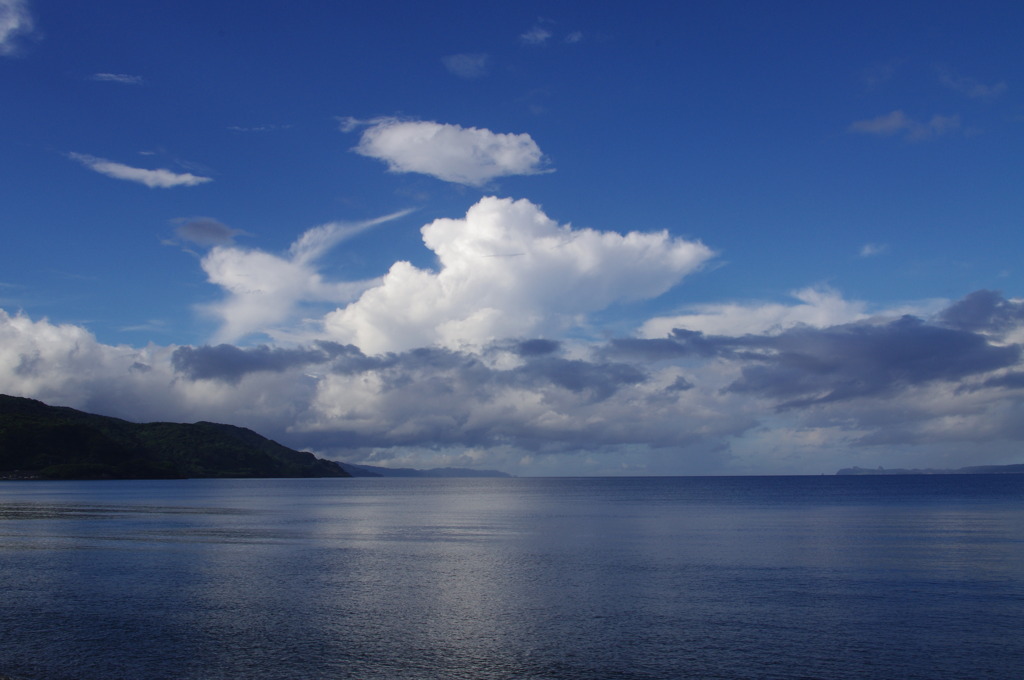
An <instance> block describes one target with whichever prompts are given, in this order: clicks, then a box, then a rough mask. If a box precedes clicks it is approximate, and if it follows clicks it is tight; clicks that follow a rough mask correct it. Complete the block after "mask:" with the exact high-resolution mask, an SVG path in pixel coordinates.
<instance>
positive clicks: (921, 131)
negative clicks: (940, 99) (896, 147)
mask: <svg viewBox="0 0 1024 680" xmlns="http://www.w3.org/2000/svg"><path fill="white" fill-rule="evenodd" d="M958 127H960V116H958V115H952V116H941V115H938V114H936V115H934V116H932V117H931V119H930V120H929V121H928V122H926V123H923V122H920V121H917V120H914V119H912V118H910V117H909V116H907V114H905V113H904V112H903V111H899V110H897V111H893V112H892V113H887V114H885V115H883V116H878V117H877V118H868V119H865V120H858V121H855V122H853V123H851V124H850V126H849V128H848V130H849V131H850V132H857V133H861V134H868V135H878V136H882V137H892V136H895V135H900V134H902V135H903V136H904V138H905V139H907V140H909V141H915V142H916V141H921V140H923V139H927V138H929V137H931V136H933V135H943V134H946V133H947V132H951V131H953V130H955V129H957V128H958Z"/></svg>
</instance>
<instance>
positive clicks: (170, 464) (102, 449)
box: [0, 394, 507, 480]
mask: <svg viewBox="0 0 1024 680" xmlns="http://www.w3.org/2000/svg"><path fill="white" fill-rule="evenodd" d="M499 476H507V475H504V474H503V473H501V472H496V471H490V470H487V471H480V470H468V469H462V468H439V469H435V470H413V469H398V470H393V469H389V468H383V467H376V466H369V465H353V464H349V463H339V462H336V461H331V460H325V459H323V458H318V457H316V456H315V455H313V454H312V453H310V452H308V451H296V450H294V449H290V448H288V447H287V446H284V445H282V444H279V443H277V442H275V441H273V440H271V439H267V438H266V437H263V436H261V435H259V434H257V433H255V432H253V431H252V430H248V429H246V428H244V427H236V426H234V425H224V424H220V423H210V422H198V423H191V424H186V423H132V422H129V421H127V420H121V419H120V418H111V417H109V416H100V415H95V414H91V413H85V412H83V411H78V410H75V409H72V408H67V407H64V406H48V405H47V404H44V403H43V402H41V401H37V400H35V399H26V398H24V397H12V396H8V395H2V394H0V479H2V480H14V479H25V480H28V479H184V478H227V477H241V478H247V477H250V478H256V477H264V478H266V477H499Z"/></svg>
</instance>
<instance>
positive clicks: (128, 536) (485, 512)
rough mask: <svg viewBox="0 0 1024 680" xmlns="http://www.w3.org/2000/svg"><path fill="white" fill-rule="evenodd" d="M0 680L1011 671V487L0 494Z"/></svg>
mask: <svg viewBox="0 0 1024 680" xmlns="http://www.w3.org/2000/svg"><path fill="white" fill-rule="evenodd" d="M0 588H2V590H0V676H9V677H13V678H25V679H26V680H157V679H160V680H164V679H166V680H221V679H224V680H243V679H245V680H307V679H308V680H313V679H323V680H328V679H331V680H335V679H342V678H352V679H360V680H375V679H381V680H404V679H415V680H433V679H446V680H447V679H451V680H527V679H530V680H600V679H609V680H611V679H615V680H655V679H657V680H665V679H671V678H693V679H702V680H705V679H706V680H710V679H723V680H726V679H728V680H732V679H748V678H750V679H755V678H756V679H761V678H764V679H770V678H779V679H791V678H802V679H811V678H814V679H822V680H839V679H844V678H858V679H860V678H872V679H890V678H892V679H901V680H911V679H915V678H920V679H921V680H943V679H950V680H952V679H957V680H967V679H970V680H981V679H984V678H992V679H998V680H1016V679H1018V678H1022V677H1024V475H933V476H931V475H922V476H918V475H909V476H820V477H812V476H808V477H646V478H544V479H540V478H501V479H497V478H495V479H404V478H383V479H374V478H356V479H300V480H285V479H273V480H160V481H92V482H42V481H21V482H15V481H9V482H0Z"/></svg>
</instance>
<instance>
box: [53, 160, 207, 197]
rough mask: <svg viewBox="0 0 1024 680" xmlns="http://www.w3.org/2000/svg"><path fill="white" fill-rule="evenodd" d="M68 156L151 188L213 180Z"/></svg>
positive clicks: (104, 173)
mask: <svg viewBox="0 0 1024 680" xmlns="http://www.w3.org/2000/svg"><path fill="white" fill-rule="evenodd" d="M68 157H69V158H71V159H73V160H76V161H78V162H79V163H81V164H82V165H84V166H85V167H87V168H89V169H90V170H95V171H96V172H98V173H100V174H101V175H106V176H107V177H113V178H114V179H123V180H127V181H129V182H138V183H139V184H145V185H146V186H147V187H149V188H151V189H154V188H159V189H170V188H172V187H179V186H186V187H192V186H196V185H198V184H205V183H206V182H212V181H213V179H212V178H210V177H199V176H196V175H193V174H191V173H187V172H186V173H175V172H171V171H170V170H165V169H162V168H161V169H159V170H145V169H142V168H133V167H132V166H130V165H124V164H123V163H115V162H114V161H108V160H106V159H104V158H97V157H95V156H89V155H86V154H80V153H69V154H68Z"/></svg>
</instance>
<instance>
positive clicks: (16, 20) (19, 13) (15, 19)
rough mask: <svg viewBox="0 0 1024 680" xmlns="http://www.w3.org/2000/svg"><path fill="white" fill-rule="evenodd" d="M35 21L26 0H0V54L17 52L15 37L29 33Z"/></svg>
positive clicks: (33, 27)
mask: <svg viewBox="0 0 1024 680" xmlns="http://www.w3.org/2000/svg"><path fill="white" fill-rule="evenodd" d="M34 29H35V22H34V21H33V20H32V15H31V14H30V13H29V11H28V2H26V0H0V55H5V56H6V55H12V54H15V53H16V52H17V39H18V38H19V37H22V36H27V35H31V34H32V31H33V30H34Z"/></svg>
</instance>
